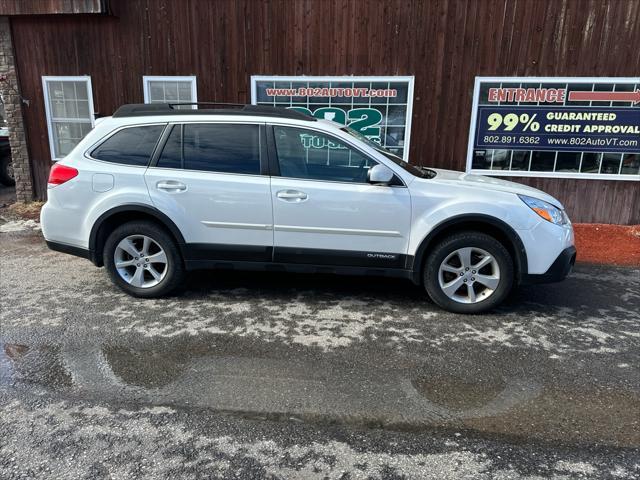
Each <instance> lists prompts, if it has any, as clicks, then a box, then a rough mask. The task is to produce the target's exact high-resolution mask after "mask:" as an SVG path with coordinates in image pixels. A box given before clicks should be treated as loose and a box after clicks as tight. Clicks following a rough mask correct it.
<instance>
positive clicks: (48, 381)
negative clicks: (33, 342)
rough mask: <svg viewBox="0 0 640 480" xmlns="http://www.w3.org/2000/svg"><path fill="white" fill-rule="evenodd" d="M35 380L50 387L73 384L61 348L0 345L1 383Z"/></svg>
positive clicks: (8, 383)
mask: <svg viewBox="0 0 640 480" xmlns="http://www.w3.org/2000/svg"><path fill="white" fill-rule="evenodd" d="M16 382H24V383H34V384H39V385H45V386H47V387H51V388H67V387H70V386H71V385H72V379H71V375H70V373H69V372H68V371H67V369H66V368H65V367H64V365H63V363H62V357H61V355H60V348H57V347H37V348H32V347H28V346H26V345H16V344H5V345H2V347H1V348H0V385H12V384H14V383H16Z"/></svg>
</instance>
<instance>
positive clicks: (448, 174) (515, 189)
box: [430, 168, 564, 208]
mask: <svg viewBox="0 0 640 480" xmlns="http://www.w3.org/2000/svg"><path fill="white" fill-rule="evenodd" d="M430 170H433V171H435V172H436V173H437V175H436V176H435V178H433V179H432V180H431V181H434V180H436V181H439V182H440V183H448V184H451V185H464V186H468V187H475V188H479V189H482V190H494V191H495V190H497V191H500V192H508V193H514V194H520V195H528V196H530V197H534V198H539V199H540V200H544V201H545V202H549V203H551V204H553V205H555V206H556V207H560V208H564V207H563V206H562V203H560V202H559V201H558V200H557V199H556V198H554V197H552V196H551V195H549V194H548V193H545V192H543V191H542V190H538V189H537V188H533V187H529V186H528V185H522V184H521V183H516V182H508V181H506V180H501V179H499V178H495V177H487V176H484V175H476V174H472V173H464V172H456V171H454V170H442V169H440V168H430Z"/></svg>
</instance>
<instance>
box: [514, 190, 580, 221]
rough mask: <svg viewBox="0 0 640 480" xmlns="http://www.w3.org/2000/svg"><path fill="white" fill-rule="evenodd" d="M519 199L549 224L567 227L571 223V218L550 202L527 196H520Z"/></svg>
mask: <svg viewBox="0 0 640 480" xmlns="http://www.w3.org/2000/svg"><path fill="white" fill-rule="evenodd" d="M518 197H520V200H522V201H523V202H524V203H526V204H527V206H528V207H529V208H530V209H531V210H533V211H534V212H536V213H537V214H538V215H540V216H541V217H542V218H544V219H545V220H546V221H547V222H551V223H554V224H556V225H567V224H568V223H569V217H567V214H566V213H564V210H560V209H559V208H558V207H555V206H553V205H551V204H550V203H549V202H545V201H544V200H540V199H539V198H533V197H527V196H526V195H518Z"/></svg>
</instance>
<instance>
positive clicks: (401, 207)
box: [271, 177, 411, 267]
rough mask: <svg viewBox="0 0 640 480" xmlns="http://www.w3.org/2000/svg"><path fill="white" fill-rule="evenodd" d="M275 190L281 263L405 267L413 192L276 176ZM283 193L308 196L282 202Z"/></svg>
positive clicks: (277, 258)
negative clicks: (296, 193)
mask: <svg viewBox="0 0 640 480" xmlns="http://www.w3.org/2000/svg"><path fill="white" fill-rule="evenodd" d="M271 192H272V201H273V215H274V247H275V252H274V260H275V261H276V262H278V261H279V262H292V263H317V264H329V265H330V264H341V265H360V266H389V267H397V266H400V267H402V266H403V262H402V259H404V256H405V255H406V253H407V247H408V238H409V228H410V217H411V199H410V196H409V191H408V189H406V188H402V187H387V186H378V185H369V184H350V183H339V182H321V181H314V180H302V179H293V178H282V177H272V179H271ZM279 192H299V193H300V194H302V195H304V196H305V197H306V198H304V199H296V200H290V199H282V198H279V197H278V193H279ZM380 254H390V255H380ZM336 262H338V263H336Z"/></svg>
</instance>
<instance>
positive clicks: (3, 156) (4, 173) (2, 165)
mask: <svg viewBox="0 0 640 480" xmlns="http://www.w3.org/2000/svg"><path fill="white" fill-rule="evenodd" d="M0 183H2V184H3V185H6V186H7V187H12V186H13V185H15V184H16V180H15V177H14V176H13V163H12V162H11V153H10V152H9V149H6V150H3V151H2V152H0Z"/></svg>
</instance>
